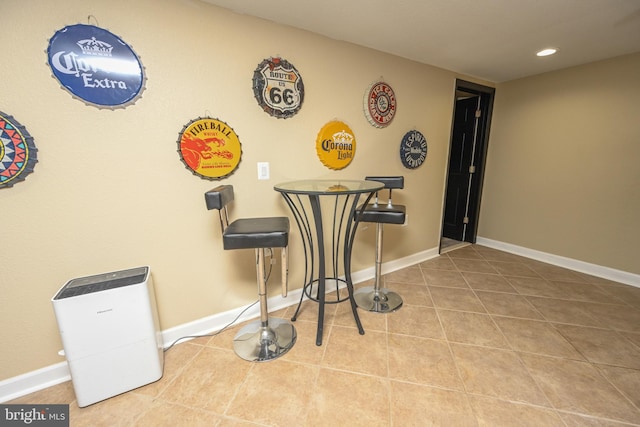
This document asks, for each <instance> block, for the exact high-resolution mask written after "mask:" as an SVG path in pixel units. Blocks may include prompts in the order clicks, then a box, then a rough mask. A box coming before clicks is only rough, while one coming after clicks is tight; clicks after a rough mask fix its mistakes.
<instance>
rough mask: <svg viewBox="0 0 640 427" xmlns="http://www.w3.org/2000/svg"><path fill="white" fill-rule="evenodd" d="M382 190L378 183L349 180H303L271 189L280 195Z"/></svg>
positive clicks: (382, 186) (353, 192) (382, 185)
mask: <svg viewBox="0 0 640 427" xmlns="http://www.w3.org/2000/svg"><path fill="white" fill-rule="evenodd" d="M383 188H384V184H383V183H381V182H378V181H365V180H349V179H303V180H299V181H289V182H282V183H280V184H276V185H274V187H273V189H274V190H276V191H279V192H281V193H292V194H318V195H323V194H327V195H339V194H358V193H370V192H372V191H378V190H381V189H383Z"/></svg>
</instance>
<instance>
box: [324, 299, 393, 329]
mask: <svg viewBox="0 0 640 427" xmlns="http://www.w3.org/2000/svg"><path fill="white" fill-rule="evenodd" d="M356 311H357V313H358V317H359V318H360V322H361V323H362V327H363V328H364V330H365V331H368V330H376V331H385V330H386V329H387V321H386V318H385V316H384V314H382V315H380V314H379V313H369V312H368V311H366V310H362V309H359V308H357V306H356ZM376 314H377V316H376ZM333 324H334V325H340V326H348V327H350V328H356V327H357V324H356V320H355V317H354V316H353V311H352V309H351V303H350V302H349V301H345V302H342V303H340V304H337V307H336V312H335V316H334V317H333Z"/></svg>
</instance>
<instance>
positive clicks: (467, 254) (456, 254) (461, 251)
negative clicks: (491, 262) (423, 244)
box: [447, 245, 484, 261]
mask: <svg viewBox="0 0 640 427" xmlns="http://www.w3.org/2000/svg"><path fill="white" fill-rule="evenodd" d="M447 255H448V256H449V257H450V258H452V259H454V261H455V259H460V258H464V259H472V260H483V259H484V258H483V257H482V255H480V254H479V253H478V251H476V249H475V246H472V245H469V246H464V247H461V248H458V249H455V250H453V251H450V252H447Z"/></svg>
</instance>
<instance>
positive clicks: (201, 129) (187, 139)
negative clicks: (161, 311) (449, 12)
mask: <svg viewBox="0 0 640 427" xmlns="http://www.w3.org/2000/svg"><path fill="white" fill-rule="evenodd" d="M178 152H179V153H180V159H181V160H182V162H183V163H184V164H185V166H186V167H187V169H190V170H191V171H192V172H193V174H194V175H197V176H199V177H201V178H203V179H211V180H213V179H220V178H224V177H226V176H228V175H230V174H232V173H233V172H234V171H235V169H236V168H237V167H238V164H239V163H240V157H241V155H242V147H241V145H240V140H239V139H238V135H236V133H235V132H234V131H233V129H231V127H229V125H227V124H226V123H225V122H223V121H220V120H218V119H212V118H210V117H206V118H202V117H200V118H197V119H195V120H192V121H190V122H189V123H188V124H187V125H186V126H185V127H184V128H183V129H182V131H181V132H180V138H179V139H178Z"/></svg>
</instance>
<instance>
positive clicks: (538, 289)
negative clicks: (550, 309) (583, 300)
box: [506, 276, 566, 298]
mask: <svg viewBox="0 0 640 427" xmlns="http://www.w3.org/2000/svg"><path fill="white" fill-rule="evenodd" d="M506 279H507V281H508V282H509V283H510V284H511V286H513V287H514V288H515V289H516V291H518V293H519V294H521V295H528V296H536V297H548V298H564V297H565V296H566V292H563V291H562V290H560V289H558V287H557V286H555V285H553V284H552V283H551V282H549V281H547V280H545V279H542V278H540V279H537V278H534V277H512V276H508V277H506Z"/></svg>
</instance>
